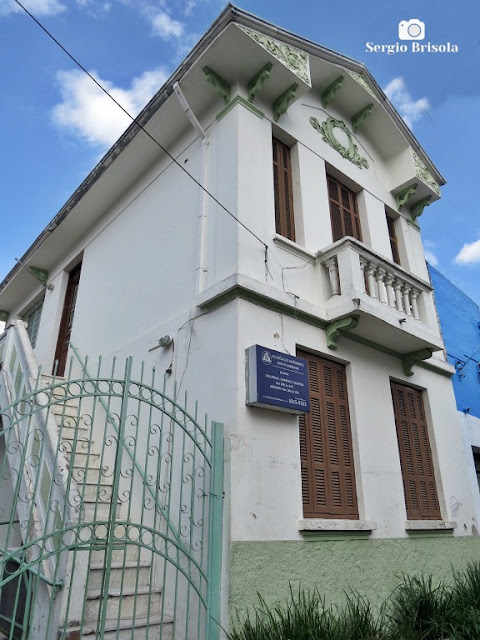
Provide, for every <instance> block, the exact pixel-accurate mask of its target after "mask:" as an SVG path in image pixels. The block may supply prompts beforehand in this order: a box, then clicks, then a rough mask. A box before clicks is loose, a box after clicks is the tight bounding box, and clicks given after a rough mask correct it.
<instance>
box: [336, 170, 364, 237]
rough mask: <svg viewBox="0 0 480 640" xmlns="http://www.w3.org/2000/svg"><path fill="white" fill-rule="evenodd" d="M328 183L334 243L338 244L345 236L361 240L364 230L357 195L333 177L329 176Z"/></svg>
mask: <svg viewBox="0 0 480 640" xmlns="http://www.w3.org/2000/svg"><path fill="white" fill-rule="evenodd" d="M327 182H328V199H329V201H330V219H331V222H332V235H333V241H334V242H336V241H337V240H340V238H344V237H345V236H352V237H353V238H356V239H357V240H361V239H362V230H361V228H360V216H359V215H358V206H357V196H356V194H355V193H354V192H353V191H351V190H350V189H348V188H347V187H346V186H345V185H343V184H342V183H341V182H339V181H338V180H336V179H335V178H332V176H327Z"/></svg>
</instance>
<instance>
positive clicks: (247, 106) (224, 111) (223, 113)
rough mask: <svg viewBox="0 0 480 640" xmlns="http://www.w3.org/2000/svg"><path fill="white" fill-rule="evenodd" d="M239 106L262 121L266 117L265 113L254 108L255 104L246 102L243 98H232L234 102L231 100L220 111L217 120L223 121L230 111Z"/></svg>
mask: <svg viewBox="0 0 480 640" xmlns="http://www.w3.org/2000/svg"><path fill="white" fill-rule="evenodd" d="M237 104H241V105H242V107H245V109H248V110H249V111H251V112H252V113H254V114H255V115H256V116H257V117H258V118H260V119H261V118H263V117H264V115H265V114H264V113H263V111H260V109H257V107H254V106H253V104H251V103H250V102H248V101H247V100H245V98H242V96H235V97H234V98H232V100H230V102H229V103H228V104H227V106H226V107H224V108H223V109H222V110H221V111H220V113H219V114H218V115H217V120H221V119H222V118H223V117H225V116H226V115H227V113H228V112H229V111H231V110H232V109H233V108H234V107H236V106H237Z"/></svg>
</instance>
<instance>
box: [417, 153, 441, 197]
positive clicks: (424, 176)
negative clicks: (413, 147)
mask: <svg viewBox="0 0 480 640" xmlns="http://www.w3.org/2000/svg"><path fill="white" fill-rule="evenodd" d="M413 162H414V164H415V173H416V174H417V178H420V180H421V181H422V182H423V183H425V184H426V185H427V187H430V189H433V191H435V193H436V194H437V196H440V195H441V192H440V186H439V184H438V182H436V180H435V179H434V177H433V176H432V174H431V173H430V171H429V170H428V169H427V167H426V166H425V164H424V163H423V161H422V159H421V158H420V156H419V155H418V154H417V153H415V151H413Z"/></svg>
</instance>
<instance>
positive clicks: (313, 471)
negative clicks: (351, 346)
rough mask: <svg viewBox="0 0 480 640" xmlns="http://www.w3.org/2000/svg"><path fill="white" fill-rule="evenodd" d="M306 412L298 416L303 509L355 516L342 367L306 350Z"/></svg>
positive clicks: (321, 515)
mask: <svg viewBox="0 0 480 640" xmlns="http://www.w3.org/2000/svg"><path fill="white" fill-rule="evenodd" d="M298 356H299V357H301V358H305V359H306V360H307V361H308V376H309V388H310V413H309V414H304V415H301V416H300V418H299V431H300V459H301V469H302V496H303V515H304V517H306V518H352V519H357V518H358V507H357V491H356V483H355V470H354V465H353V451H352V435H351V428H350V414H349V410H348V397H347V384H346V378H345V367H344V366H343V365H341V364H338V363H336V362H332V361H330V360H325V359H323V358H319V357H318V356H315V355H313V354H310V353H305V352H301V351H299V352H298Z"/></svg>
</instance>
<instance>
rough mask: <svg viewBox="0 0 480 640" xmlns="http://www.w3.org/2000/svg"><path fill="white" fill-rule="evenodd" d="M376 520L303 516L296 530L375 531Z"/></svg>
mask: <svg viewBox="0 0 480 640" xmlns="http://www.w3.org/2000/svg"><path fill="white" fill-rule="evenodd" d="M376 528H377V523H376V522H369V521H368V520H344V519H343V518H334V519H333V518H332V519H326V518H305V519H304V520H299V521H298V530H299V531H304V532H309V531H312V532H315V531H375V529H376Z"/></svg>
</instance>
